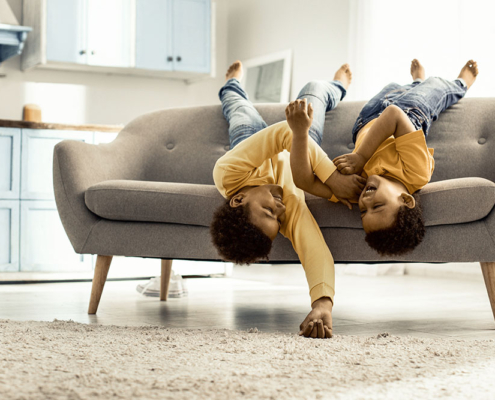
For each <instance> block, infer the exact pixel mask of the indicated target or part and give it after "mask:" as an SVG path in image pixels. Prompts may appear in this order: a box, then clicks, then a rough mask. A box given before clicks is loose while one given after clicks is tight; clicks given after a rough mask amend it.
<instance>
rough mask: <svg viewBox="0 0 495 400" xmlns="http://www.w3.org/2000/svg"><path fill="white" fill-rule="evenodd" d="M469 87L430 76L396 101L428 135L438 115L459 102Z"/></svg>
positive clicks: (459, 82) (455, 81)
mask: <svg viewBox="0 0 495 400" xmlns="http://www.w3.org/2000/svg"><path fill="white" fill-rule="evenodd" d="M466 91H467V87H466V86H464V85H463V84H462V83H461V81H459V80H457V79H456V80H454V81H448V80H446V79H443V78H437V77H430V78H428V79H427V80H425V81H424V82H422V83H420V84H419V85H416V86H415V87H414V88H412V89H411V90H409V91H407V92H406V93H404V94H403V95H402V96H400V97H399V98H397V99H396V100H395V101H394V104H395V105H396V106H398V107H400V108H401V109H402V110H403V111H404V112H405V113H406V114H407V115H408V117H409V119H410V120H411V122H412V123H413V124H414V125H415V126H416V127H417V129H420V128H421V129H423V132H424V134H425V136H428V133H429V131H430V127H431V123H432V122H433V121H436V120H437V119H438V115H439V114H440V113H441V112H442V111H444V110H445V109H447V108H448V107H450V106H451V105H453V104H455V103H457V102H458V101H459V100H460V99H462V98H463V97H464V95H465V94H466Z"/></svg>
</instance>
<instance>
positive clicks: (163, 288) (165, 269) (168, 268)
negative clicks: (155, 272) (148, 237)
mask: <svg viewBox="0 0 495 400" xmlns="http://www.w3.org/2000/svg"><path fill="white" fill-rule="evenodd" d="M171 275H172V260H162V275H161V278H160V300H161V301H167V297H168V288H169V286H170V276H171Z"/></svg>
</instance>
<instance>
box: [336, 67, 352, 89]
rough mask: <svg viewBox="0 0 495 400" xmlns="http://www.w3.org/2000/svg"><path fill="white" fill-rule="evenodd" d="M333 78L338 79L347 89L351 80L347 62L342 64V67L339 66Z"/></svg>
mask: <svg viewBox="0 0 495 400" xmlns="http://www.w3.org/2000/svg"><path fill="white" fill-rule="evenodd" d="M333 79H334V80H336V81H340V82H341V83H342V85H344V87H345V88H346V90H347V88H348V87H349V85H350V84H351V81H352V72H351V67H349V64H344V65H342V67H340V68H339V69H338V70H337V72H336V73H335V76H334V77H333Z"/></svg>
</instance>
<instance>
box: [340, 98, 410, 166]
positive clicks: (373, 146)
mask: <svg viewBox="0 0 495 400" xmlns="http://www.w3.org/2000/svg"><path fill="white" fill-rule="evenodd" d="M415 131H416V128H415V127H414V125H413V124H412V122H411V121H410V120H409V117H408V116H407V115H406V113H405V112H404V111H402V110H401V109H400V108H399V107H397V106H395V105H390V106H388V107H387V108H386V109H385V110H384V111H383V113H382V114H381V115H380V116H379V117H378V118H377V120H376V122H375V123H374V124H373V126H372V127H371V128H370V130H369V132H368V133H367V134H366V136H365V137H364V139H363V141H362V143H361V145H360V146H359V148H358V149H357V151H356V152H355V153H351V154H344V155H342V156H339V157H336V158H335V159H334V160H333V162H334V164H335V166H336V167H337V169H338V170H339V171H340V172H341V173H343V174H360V173H361V172H362V171H363V168H364V166H365V165H366V163H367V162H368V160H369V159H370V158H371V157H372V156H373V154H375V151H376V150H377V149H378V147H380V145H381V144H382V143H383V142H384V141H385V140H386V139H387V138H389V137H390V136H394V137H395V138H396V139H397V138H399V137H401V136H404V135H407V134H408V133H411V132H415Z"/></svg>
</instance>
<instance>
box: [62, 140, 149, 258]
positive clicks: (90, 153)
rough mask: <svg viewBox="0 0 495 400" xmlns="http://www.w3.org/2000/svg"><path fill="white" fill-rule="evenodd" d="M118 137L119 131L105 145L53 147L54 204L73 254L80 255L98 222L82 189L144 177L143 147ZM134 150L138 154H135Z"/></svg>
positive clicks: (71, 142)
mask: <svg viewBox="0 0 495 400" xmlns="http://www.w3.org/2000/svg"><path fill="white" fill-rule="evenodd" d="M121 135H122V132H121V133H120V134H119V137H117V138H116V139H115V140H114V141H113V142H111V143H108V144H99V145H94V144H88V143H83V142H79V141H75V140H63V141H62V142H59V143H57V145H56V146H55V148H54V152H53V189H54V192H55V201H56V204H57V210H58V213H59V215H60V219H61V221H62V224H63V226H64V229H65V232H66V233H67V236H68V237H69V240H70V242H71V243H72V246H73V247H74V250H75V251H76V252H77V253H82V252H83V249H84V244H85V242H86V239H87V237H88V235H89V233H90V232H91V229H92V228H93V226H94V225H95V224H97V223H98V221H99V220H100V217H98V216H97V215H95V214H93V213H92V212H91V211H90V210H89V209H88V208H87V207H86V204H85V202H84V194H85V192H86V190H87V189H88V188H89V187H90V186H93V185H95V184H97V183H99V182H102V181H106V180H111V179H133V180H140V179H141V178H142V176H144V173H145V171H144V168H143V165H145V163H144V160H143V159H144V154H145V151H143V149H142V148H143V144H142V143H140V144H139V145H137V143H133V142H134V140H133V139H134V138H133V137H126V138H123V137H122V136H121ZM123 139H126V140H123ZM136 145H137V146H136ZM136 148H140V149H141V151H136V150H135V149H136Z"/></svg>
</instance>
